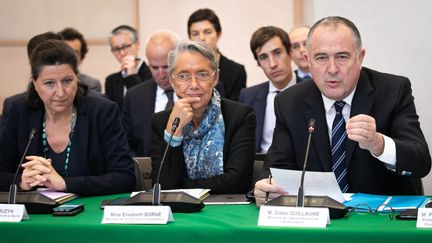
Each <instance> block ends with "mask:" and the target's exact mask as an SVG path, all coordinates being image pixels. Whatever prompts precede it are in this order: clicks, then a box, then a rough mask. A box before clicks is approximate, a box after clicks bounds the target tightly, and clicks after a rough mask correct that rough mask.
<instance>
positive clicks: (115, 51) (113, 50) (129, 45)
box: [111, 41, 136, 53]
mask: <svg viewBox="0 0 432 243" xmlns="http://www.w3.org/2000/svg"><path fill="white" fill-rule="evenodd" d="M135 43H136V41H134V42H132V43H129V44H125V45H122V46H120V47H111V52H112V53H120V52H121V51H126V50H127V49H129V48H131V47H132V46H133V45H134V44H135Z"/></svg>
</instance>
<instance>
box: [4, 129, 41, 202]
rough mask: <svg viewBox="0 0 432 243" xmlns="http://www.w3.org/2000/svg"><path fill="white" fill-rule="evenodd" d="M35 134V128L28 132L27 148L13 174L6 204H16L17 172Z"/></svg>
mask: <svg viewBox="0 0 432 243" xmlns="http://www.w3.org/2000/svg"><path fill="white" fill-rule="evenodd" d="M35 133H36V128H32V130H31V131H30V136H29V140H28V142H27V146H26V148H25V149H24V153H23V155H22V158H21V160H20V163H19V164H18V168H17V170H16V172H15V175H14V178H13V181H12V184H11V185H10V187H9V198H8V204H16V196H17V191H18V186H17V184H16V183H17V176H18V172H19V170H20V168H21V165H22V164H23V162H24V159H25V156H26V154H27V150H28V149H29V147H30V144H31V141H32V140H33V137H34V135H35Z"/></svg>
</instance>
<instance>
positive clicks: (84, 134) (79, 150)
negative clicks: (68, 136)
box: [70, 100, 91, 166]
mask: <svg viewBox="0 0 432 243" xmlns="http://www.w3.org/2000/svg"><path fill="white" fill-rule="evenodd" d="M77 113H78V115H77V121H76V125H75V134H74V137H75V139H73V140H72V148H71V150H72V152H71V153H70V157H71V158H70V160H71V161H86V160H87V156H86V155H87V150H88V148H89V146H91V145H89V144H88V142H89V138H88V134H89V131H90V128H89V127H90V119H89V117H88V116H87V106H86V104H85V103H84V101H83V100H79V101H78V103H77ZM72 166H73V165H72Z"/></svg>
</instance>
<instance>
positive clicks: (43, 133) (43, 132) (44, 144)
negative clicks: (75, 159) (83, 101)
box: [42, 106, 76, 177]
mask: <svg viewBox="0 0 432 243" xmlns="http://www.w3.org/2000/svg"><path fill="white" fill-rule="evenodd" d="M75 113H76V108H75V106H74V107H73V108H72V119H71V131H70V133H69V142H68V144H67V147H66V160H65V163H64V171H65V172H64V174H65V176H66V177H67V176H68V168H69V155H70V150H71V146H72V137H73V134H74V129H75V123H76V122H75ZM42 126H43V129H42V144H43V147H44V149H43V152H44V157H45V159H46V158H47V153H48V151H49V148H48V141H47V135H46V114H45V116H44V121H43V123H42Z"/></svg>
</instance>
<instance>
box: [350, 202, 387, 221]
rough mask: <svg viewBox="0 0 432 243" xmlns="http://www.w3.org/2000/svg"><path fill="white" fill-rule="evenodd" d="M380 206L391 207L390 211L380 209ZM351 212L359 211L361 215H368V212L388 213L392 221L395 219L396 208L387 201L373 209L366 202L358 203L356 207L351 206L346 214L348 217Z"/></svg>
mask: <svg viewBox="0 0 432 243" xmlns="http://www.w3.org/2000/svg"><path fill="white" fill-rule="evenodd" d="M362 207H363V208H362ZM380 208H382V209H383V210H384V209H386V208H389V209H390V212H388V211H385V212H384V211H380V210H379V209H380ZM356 209H361V210H365V211H364V212H363V211H356ZM351 213H357V214H360V215H366V214H379V215H388V217H389V219H390V220H391V221H393V219H394V218H395V210H394V209H393V208H392V207H391V206H390V205H388V204H385V203H383V204H380V205H378V206H377V207H376V208H375V209H374V210H372V208H371V207H370V206H369V205H368V204H365V203H361V204H357V205H355V207H350V208H349V209H348V213H347V214H346V217H349V216H351Z"/></svg>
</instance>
